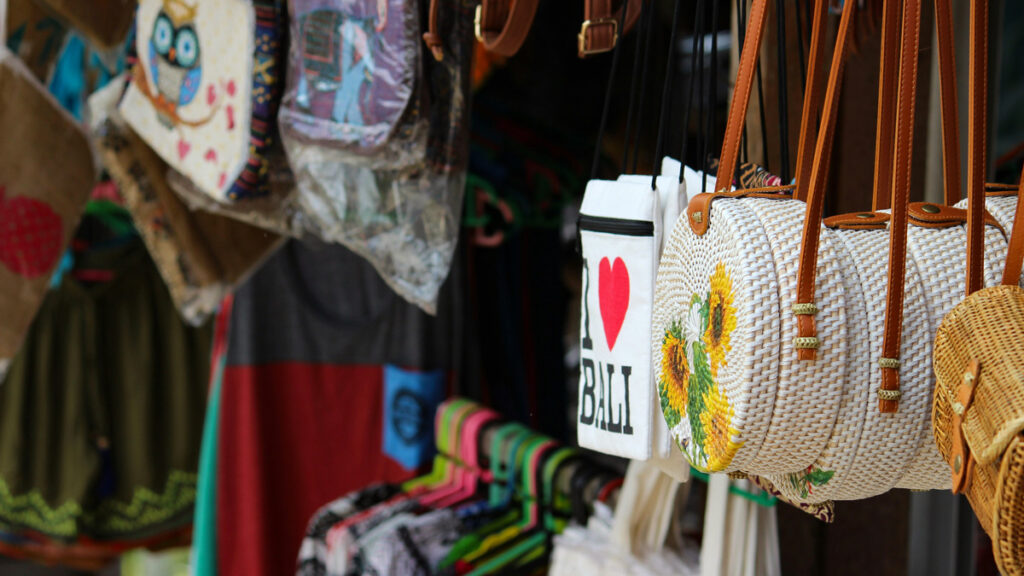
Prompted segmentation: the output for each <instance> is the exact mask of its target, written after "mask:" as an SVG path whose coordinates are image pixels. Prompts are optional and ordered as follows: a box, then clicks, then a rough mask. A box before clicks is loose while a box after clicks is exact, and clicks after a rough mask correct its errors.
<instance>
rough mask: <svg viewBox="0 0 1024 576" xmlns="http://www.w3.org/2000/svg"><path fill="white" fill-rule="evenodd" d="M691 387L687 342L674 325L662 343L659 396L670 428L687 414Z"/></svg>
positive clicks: (666, 332) (667, 331) (666, 333)
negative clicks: (687, 401)
mask: <svg viewBox="0 0 1024 576" xmlns="http://www.w3.org/2000/svg"><path fill="white" fill-rule="evenodd" d="M689 386H690V367H689V365H688V364H687V362H686V341H685V340H684V339H683V338H682V336H681V334H680V328H679V326H678V325H677V324H673V325H672V326H670V327H669V329H668V330H666V331H665V337H664V338H663V339H662V342H661V378H660V379H659V382H658V394H659V396H660V397H661V411H662V412H663V413H664V414H665V421H666V423H668V426H669V428H672V427H674V426H675V425H676V424H678V423H679V420H680V419H681V418H682V415H683V414H685V413H686V395H687V390H688V388H689Z"/></svg>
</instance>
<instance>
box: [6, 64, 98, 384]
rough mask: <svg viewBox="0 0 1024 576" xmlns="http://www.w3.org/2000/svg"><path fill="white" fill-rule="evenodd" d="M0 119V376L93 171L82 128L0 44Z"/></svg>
mask: <svg viewBox="0 0 1024 576" xmlns="http://www.w3.org/2000/svg"><path fill="white" fill-rule="evenodd" d="M0 126H3V127H4V130H5V135H4V137H3V138H2V139H0V376H2V374H3V372H4V371H5V368H6V365H7V363H8V362H9V361H10V359H11V358H12V357H13V356H14V354H15V353H16V352H17V351H18V348H19V347H20V346H21V341H22V339H23V338H24V336H25V333H26V331H27V330H28V327H29V324H31V322H32V318H33V317H34V316H35V314H36V310H38V309H39V306H40V304H41V303H42V301H43V297H44V296H45V295H46V291H47V288H48V286H49V283H50V275H51V274H52V273H53V271H54V269H55V268H56V267H57V263H58V262H59V261H60V259H61V255H62V254H63V253H64V250H65V249H66V247H67V244H68V242H69V241H70V239H71V235H72V232H73V231H74V228H75V226H76V225H77V223H78V219H79V218H80V217H81V214H82V210H83V209H84V208H85V204H86V202H87V201H88V198H89V192H90V191H91V190H92V186H93V183H94V180H95V178H96V173H95V168H94V161H93V156H92V152H91V151H90V150H89V142H88V139H87V138H86V135H85V133H84V132H83V131H82V130H81V128H80V127H79V126H78V125H77V124H76V123H75V121H74V119H72V118H71V116H70V115H68V114H67V113H65V112H64V111H63V110H62V109H61V108H60V106H59V105H58V104H57V102H56V101H54V100H53V99H52V98H51V97H50V96H49V94H47V92H46V89H45V88H43V87H42V86H41V85H40V84H39V83H38V82H37V81H36V80H35V79H34V78H33V77H32V73H31V72H29V70H28V69H27V68H26V67H25V66H24V65H23V64H22V63H21V61H20V60H19V59H18V58H17V57H16V56H14V55H13V54H12V53H11V52H10V51H8V50H7V48H5V47H3V46H0ZM55 159H59V161H56V160H55Z"/></svg>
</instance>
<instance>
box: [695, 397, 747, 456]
mask: <svg viewBox="0 0 1024 576" xmlns="http://www.w3.org/2000/svg"><path fill="white" fill-rule="evenodd" d="M734 416H735V411H734V410H733V407H732V405H731V404H730V403H729V398H728V397H727V396H726V395H725V394H724V393H723V392H722V391H720V390H719V388H718V386H715V385H712V386H711V390H709V391H708V393H707V394H705V396H704V412H702V413H701V415H700V422H701V427H702V428H703V430H704V454H705V455H707V467H708V469H710V470H724V469H725V468H726V467H727V466H729V464H730V463H731V462H732V459H733V456H736V452H737V451H739V449H740V448H741V447H742V446H743V443H742V442H736V441H735V440H734V438H735V437H737V436H738V435H739V431H738V430H736V428H734V427H733V425H732V421H733V417H734Z"/></svg>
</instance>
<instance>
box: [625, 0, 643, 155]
mask: <svg viewBox="0 0 1024 576" xmlns="http://www.w3.org/2000/svg"><path fill="white" fill-rule="evenodd" d="M642 10H643V11H644V12H646V11H647V3H645V4H644V7H643V8H642ZM643 20H644V17H643V13H641V15H640V30H637V38H636V47H635V49H634V51H633V76H632V80H631V81H630V83H629V105H628V106H627V107H626V138H625V142H624V143H623V146H622V165H621V168H620V170H621V171H622V172H623V173H624V172H625V171H626V166H628V165H629V148H630V147H629V141H630V138H631V137H632V135H633V116H634V109H635V105H636V89H637V82H636V75H637V73H638V72H640V52H641V50H640V44H641V41H642V38H643V32H644V31H643ZM638 145H639V144H638Z"/></svg>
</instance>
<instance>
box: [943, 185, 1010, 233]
mask: <svg viewBox="0 0 1024 576" xmlns="http://www.w3.org/2000/svg"><path fill="white" fill-rule="evenodd" d="M956 207H957V208H967V200H961V201H960V202H959V203H957V205H956ZM985 208H986V209H988V211H989V213H990V214H992V217H993V218H995V219H996V220H997V221H998V222H999V225H1000V226H1002V227H1003V230H1005V231H1006V233H1007V234H1009V233H1010V231H1011V230H1013V217H1014V215H1016V214H1017V195H1016V194H1014V195H1010V196H989V197H988V198H985Z"/></svg>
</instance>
